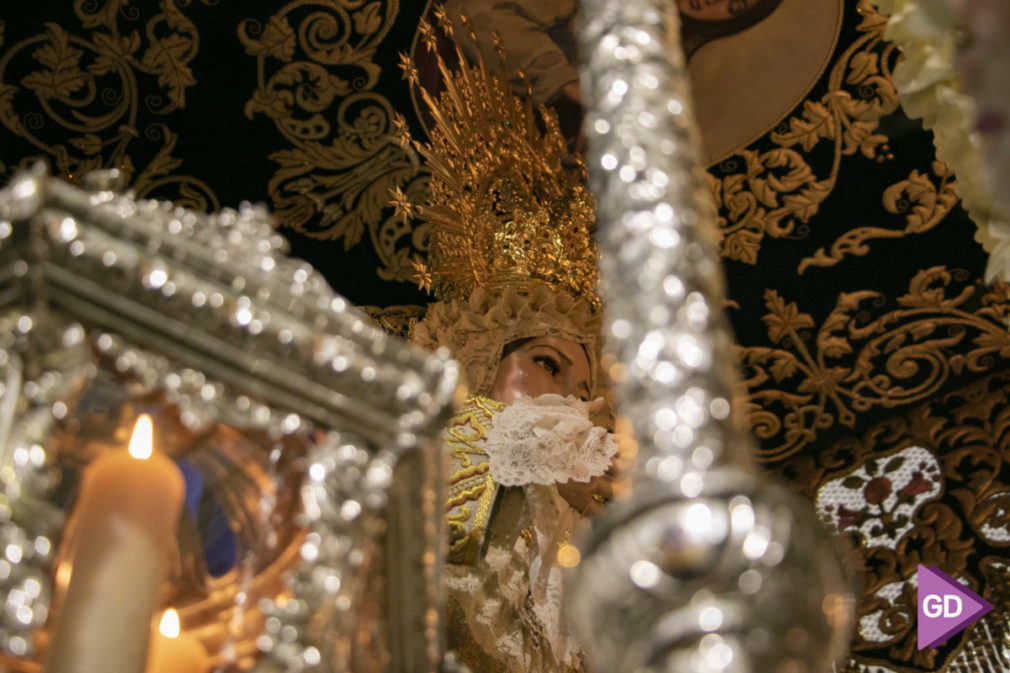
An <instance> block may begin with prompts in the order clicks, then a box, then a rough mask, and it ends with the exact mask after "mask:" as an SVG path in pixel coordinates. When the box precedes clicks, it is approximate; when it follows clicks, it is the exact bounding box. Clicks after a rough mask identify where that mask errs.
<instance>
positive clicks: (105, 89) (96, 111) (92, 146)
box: [0, 0, 220, 210]
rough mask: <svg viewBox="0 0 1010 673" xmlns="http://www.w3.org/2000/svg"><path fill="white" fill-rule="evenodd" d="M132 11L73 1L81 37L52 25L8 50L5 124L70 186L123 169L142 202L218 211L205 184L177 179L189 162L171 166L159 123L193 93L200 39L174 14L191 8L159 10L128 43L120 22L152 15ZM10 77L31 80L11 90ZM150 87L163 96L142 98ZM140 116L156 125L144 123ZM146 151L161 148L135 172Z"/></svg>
mask: <svg viewBox="0 0 1010 673" xmlns="http://www.w3.org/2000/svg"><path fill="white" fill-rule="evenodd" d="M203 2H204V4H209V3H211V0H203ZM126 4H127V3H126V2H123V1H122V0H109V1H107V2H101V3H94V2H83V0H76V1H75V2H74V5H73V11H74V13H75V14H76V16H77V18H78V19H79V20H80V25H81V29H82V30H81V31H80V32H79V33H77V32H74V33H72V32H69V30H68V26H67V24H66V23H64V25H62V26H61V25H59V24H57V23H47V24H45V32H43V33H40V34H38V35H34V36H31V37H29V38H26V39H24V40H21V41H20V42H18V43H15V44H11V45H9V47H8V49H7V51H6V52H5V53H4V54H3V58H0V123H3V125H4V126H5V127H6V128H7V129H8V130H9V131H11V132H12V133H13V134H15V135H17V136H20V137H21V138H24V139H25V140H26V141H28V142H29V143H30V144H31V145H33V146H35V147H36V148H38V150H39V151H41V152H43V153H45V154H46V155H47V156H48V157H49V159H50V161H51V162H52V163H53V165H54V167H55V168H56V170H57V171H58V172H60V173H61V174H62V175H63V176H64V177H66V178H68V179H70V180H72V181H76V180H78V179H79V178H80V177H81V176H83V175H84V174H85V173H88V172H90V171H92V170H95V169H100V168H118V169H120V170H121V171H122V172H123V173H124V175H125V178H126V182H127V184H129V185H131V187H132V189H133V191H134V193H135V194H136V195H137V196H138V197H140V198H143V197H147V196H149V195H152V193H153V192H157V194H158V195H159V196H162V197H164V196H166V195H168V196H171V197H172V198H175V199H176V200H177V203H179V204H180V205H184V206H188V207H192V208H197V209H201V210H206V209H213V210H219V209H220V204H219V203H218V201H217V197H216V196H215V195H214V193H213V191H211V189H210V188H209V187H208V186H207V184H206V183H204V182H203V181H202V180H199V179H197V178H195V177H192V176H187V175H183V174H181V173H180V172H179V171H178V168H179V167H180V165H181V164H182V161H181V160H180V159H177V158H175V157H173V156H172V152H173V150H174V149H175V143H176V140H177V136H176V134H175V133H173V132H171V131H170V130H169V129H168V127H167V126H166V125H165V124H164V123H162V122H161V121H160V118H161V117H162V116H163V115H165V114H168V113H170V112H173V111H175V110H178V109H180V108H184V107H185V106H186V92H187V90H188V89H189V88H190V87H192V86H193V85H195V84H196V79H195V77H194V76H193V72H192V70H191V69H190V67H189V64H190V63H191V62H192V60H193V59H194V58H195V57H196V54H197V51H198V49H199V34H198V32H197V29H196V25H195V24H194V23H193V22H192V21H190V19H189V18H188V17H187V16H186V15H185V14H184V13H183V12H182V10H181V9H179V7H178V6H177V5H178V4H182V5H186V4H189V3H188V2H183V3H177V2H176V0H162V2H161V3H160V4H159V5H158V8H159V10H160V11H158V12H157V13H156V14H154V15H153V16H151V17H150V18H148V19H147V20H146V23H145V24H144V30H143V31H142V32H141V31H137V30H132V31H129V32H125V33H124V32H121V31H120V22H121V21H136V20H138V19H139V18H140V17H141V16H142V12H144V11H150V10H143V9H139V8H129V9H128V8H127V7H126ZM85 31H91V32H90V34H86V33H85ZM2 40H3V36H2V30H0V44H2ZM29 59H30V60H29ZM10 72H27V73H28V74H27V75H25V76H24V77H23V78H22V79H21V82H20V85H13V84H8V83H6V82H8V81H9V75H8V73H10ZM148 81H151V82H154V83H156V85H157V89H156V90H155V91H154V92H150V93H147V92H145V93H143V94H142V85H146V83H147V82H148ZM144 88H146V87H144ZM32 107H34V108H37V111H36V110H32V109H31V108H32ZM142 113H146V114H147V115H155V116H157V117H159V121H157V122H154V123H150V122H145V121H144V117H143V116H142ZM145 142H147V143H149V142H153V143H156V144H158V145H160V148H159V149H158V150H157V153H156V155H155V157H154V159H152V160H151V161H150V162H149V163H147V164H146V165H145V166H143V167H142V169H141V170H139V171H138V170H137V167H136V166H135V165H134V161H133V159H132V158H131V155H130V153H129V150H131V149H135V148H136V147H137V145H138V144H143V143H145ZM6 168H7V167H6V166H3V165H2V164H0V170H5V169H6ZM166 193H167V194H166Z"/></svg>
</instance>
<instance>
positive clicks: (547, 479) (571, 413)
mask: <svg viewBox="0 0 1010 673" xmlns="http://www.w3.org/2000/svg"><path fill="white" fill-rule="evenodd" d="M485 450H486V451H487V455H488V464H489V467H490V470H491V476H492V477H493V478H494V480H495V481H497V482H498V483H499V484H502V485H503V486H523V485H526V484H555V483H563V482H566V481H569V480H574V481H589V480H590V479H591V478H592V477H596V476H599V475H601V474H603V473H604V472H606V471H607V468H608V467H610V459H611V458H613V456H614V454H616V453H617V442H616V441H614V436H613V435H612V434H610V433H608V432H607V431H606V430H605V429H604V428H601V427H599V426H597V425H594V424H593V422H592V421H591V420H589V409H588V405H587V404H586V403H585V402H583V401H581V400H579V399H576V398H575V397H573V396H568V397H562V396H561V395H555V394H548V395H540V396H539V397H535V398H532V399H531V398H525V399H521V400H519V401H518V402H515V403H513V404H511V405H509V406H507V407H505V409H503V410H502V411H500V412H498V413H497V414H495V417H494V421H493V423H492V425H491V429H490V430H489V431H488V434H487V441H486V443H485Z"/></svg>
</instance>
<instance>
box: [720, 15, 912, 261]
mask: <svg viewBox="0 0 1010 673" xmlns="http://www.w3.org/2000/svg"><path fill="white" fill-rule="evenodd" d="M856 11H857V12H859V13H860V14H861V15H862V16H863V19H862V21H861V22H860V24H859V26H858V27H857V31H858V32H859V33H860V35H859V36H858V37H857V38H856V39H855V40H854V41H853V42H852V43H851V44H850V45H849V46H848V48H847V49H845V50H844V51H842V52H841V54H840V55H839V56H838V57H837V58H836V60H835V62H834V64H833V65H832V67H831V71H830V74H829V76H828V82H827V91H826V92H825V93H824V94H823V95H822V96H821V97H820V98H819V99H817V100H814V99H812V98H808V99H807V100H805V101H803V105H802V106H801V108H800V110H799V111H798V113H797V114H795V115H793V116H792V117H790V118H789V119H787V120H786V121H785V122H783V123H782V124H781V125H780V126H779V128H777V129H776V130H774V131H773V132H772V133H771V134H769V136H768V138H769V140H770V141H771V142H772V143H773V144H775V145H777V147H776V148H774V149H771V150H767V151H756V150H752V149H744V150H741V151H740V152H738V153H737V155H735V156H734V157H731V158H729V159H728V160H725V161H723V162H722V163H720V164H719V165H717V166H714V167H712V168H711V169H710V173H711V174H712V178H711V182H712V183H713V188H714V190H715V194H716V203H717V205H718V207H719V226H720V228H721V230H722V232H723V238H722V243H721V247H720V252H721V254H722V256H723V257H727V258H729V259H734V260H737V261H740V262H743V263H745V264H756V263H757V262H758V254H759V251H760V247H761V243H762V242H763V239H764V237H765V236H766V235H767V236H771V237H772V238H784V237H795V236H799V235H803V231H804V230H803V229H802V227H803V226H805V225H807V224H808V223H809V222H810V221H811V219H812V218H813V217H814V216H815V215H816V214H817V213H818V211H819V210H820V206H821V204H822V203H823V202H824V201H825V199H827V198H828V197H829V196H830V195H831V194H832V192H833V190H834V189H835V186H836V185H837V182H838V179H839V177H840V176H841V175H842V169H841V165H842V158H843V157H849V156H854V155H857V154H859V155H861V156H862V157H863V158H865V159H869V160H874V161H884V160H886V159H888V158H889V157H890V155H889V154H888V152H889V148H888V145H887V137H886V136H885V135H883V134H881V133H879V132H878V128H879V125H880V119H881V118H882V117H884V116H886V115H888V114H891V113H892V112H894V111H895V109H897V106H898V97H897V94H896V92H895V90H894V86H893V85H892V83H891V79H890V71H889V68H888V66H887V63H888V61H889V59H891V58H892V57H893V53H894V48H893V46H891V45H889V44H887V43H884V42H883V30H884V26H885V25H886V21H885V20H882V19H880V17H879V15H877V14H876V12H875V11H874V10H873V9H872V8H871V7H870V6H869V5H868V4H867V3H866V2H865V0H860V1H859V3H858V5H857V6H856ZM825 142H828V143H831V145H832V151H831V154H832V159H831V163H830V165H829V166H828V167H826V170H825V168H822V167H820V165H819V164H817V163H816V162H815V161H814V158H813V155H814V153H815V152H816V151H818V150H819V149H820V147H821V145H822V144H823V143H825ZM815 166H817V167H816V168H815ZM838 259H840V256H839V257H838ZM817 260H818V261H819V262H823V263H824V264H832V263H835V262H837V260H835V259H834V258H830V257H828V256H826V255H823V254H822V255H821V257H818V258H817ZM808 265H809V263H808V264H807V266H808ZM802 268H806V266H804V267H802Z"/></svg>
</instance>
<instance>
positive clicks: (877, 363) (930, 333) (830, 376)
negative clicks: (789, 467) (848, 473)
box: [737, 267, 1010, 461]
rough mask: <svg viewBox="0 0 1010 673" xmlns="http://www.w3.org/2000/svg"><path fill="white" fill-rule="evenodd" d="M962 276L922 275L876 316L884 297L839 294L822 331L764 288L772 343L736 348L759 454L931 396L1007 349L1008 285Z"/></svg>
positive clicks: (775, 456) (769, 454)
mask: <svg viewBox="0 0 1010 673" xmlns="http://www.w3.org/2000/svg"><path fill="white" fill-rule="evenodd" d="M964 280H965V277H964V275H959V274H958V273H955V272H952V271H949V270H947V269H946V268H944V267H933V268H930V269H925V270H923V271H920V272H919V273H918V274H916V276H915V277H914V278H913V279H912V280H911V282H910V284H909V288H908V292H907V293H906V294H904V295H902V296H900V297H898V298H897V299H896V300H895V303H896V304H897V307H896V308H892V309H891V310H886V311H880V312H878V313H877V315H876V316H874V317H869V316H868V315H867V313H865V311H866V309H868V308H870V307H872V306H874V305H876V306H881V305H883V304H884V302H885V301H886V297H885V296H884V295H882V294H881V293H879V292H874V291H869V290H864V291H859V292H851V293H842V294H841V295H839V297H838V301H837V304H836V306H835V308H834V310H833V311H832V312H831V313H830V314H829V315H828V317H827V318H826V319H825V320H824V321H823V322H822V323H821V324H820V326H819V327H818V326H817V324H816V322H815V321H814V319H813V317H812V316H811V315H810V314H808V313H802V312H800V310H799V307H798V306H797V305H796V304H795V303H792V302H787V301H786V300H785V299H783V298H782V297H781V296H779V294H778V293H777V292H776V291H775V290H767V291H766V292H765V305H766V307H767V309H768V313H767V314H766V315H765V316H764V318H763V320H764V322H765V324H766V325H767V328H768V337H769V339H770V340H771V342H772V343H773V344H774V346H772V347H762V346H750V347H737V355H738V357H739V359H740V362H741V364H742V365H743V367H744V368H745V376H746V381H745V383H746V385H747V388H748V394H747V398H746V401H745V404H746V408H747V410H748V411H749V413H750V418H751V425H752V427H753V429H754V432H755V433H756V434H757V436H758V437H759V438H760V439H762V440H764V444H763V448H761V449H760V450H758V453H757V458H758V459H759V460H762V461H777V460H781V459H783V458H787V457H789V456H791V455H793V454H795V453H796V452H797V451H799V450H800V449H802V448H803V447H805V446H807V445H809V444H810V443H811V442H813V441H814V440H815V439H816V437H817V433H818V432H819V431H820V430H823V429H825V428H829V427H831V426H833V425H835V423H840V424H842V425H844V426H846V427H850V428H851V427H854V426H855V423H856V417H857V414H858V413H863V412H866V411H869V410H871V409H873V408H874V407H878V408H895V407H900V406H903V405H906V404H910V403H913V402H916V401H919V400H923V399H927V398H928V397H929V396H930V395H933V394H934V393H936V392H937V391H938V390H940V387H941V385H942V384H944V383H945V382H946V381H947V380H948V379H949V378H950V377H952V376H956V375H960V374H967V373H980V372H984V371H986V370H987V369H988V368H989V367H991V366H992V358H993V357H994V356H1000V357H1006V356H1007V355H1010V334H1008V333H1007V329H1006V324H1007V318H1008V316H1010V299H1008V288H1007V286H1006V285H1003V284H998V285H996V286H995V287H994V288H993V289H992V290H989V291H982V290H979V289H978V288H975V287H972V286H963V285H962V284H963V283H964ZM979 295H980V296H979ZM815 327H817V330H816V332H815V333H814V334H811V333H810V330H812V329H814V328H815Z"/></svg>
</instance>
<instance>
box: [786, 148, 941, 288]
mask: <svg viewBox="0 0 1010 673" xmlns="http://www.w3.org/2000/svg"><path fill="white" fill-rule="evenodd" d="M933 173H934V175H936V177H937V178H938V179H939V184H938V185H937V184H934V183H933V180H931V179H930V178H929V176H926V175H923V174H921V173H919V171H912V173H911V174H910V175H909V176H908V178H906V179H905V180H902V181H900V182H897V183H895V184H893V185H891V186H890V187H888V188H887V189H886V190H884V195H883V203H884V208H885V209H886V210H887V212H889V213H894V214H901V213H905V228H904V229H887V228H884V227H857V228H856V229H852V230H850V231H848V232H846V233H845V234H843V235H842V236H841V237H839V238H838V239H837V240H836V241H835V242H834V243H832V244H831V250H830V252H825V251H824V248H820V249H818V250H817V251H816V252H815V253H814V254H813V255H812V256H810V257H807V258H805V259H803V260H802V261H801V262H800V265H799V269H798V271H799V273H803V272H804V271H805V270H806V269H807V268H808V267H810V266H831V265H833V264H837V263H838V262H839V261H841V260H842V258H843V257H845V256H846V255H854V256H862V255H865V254H866V253H868V252H869V251H870V248H869V246H868V245H866V241H868V240H870V239H875V238H901V237H902V236H907V235H909V234H920V233H922V232H924V231H929V230H930V229H932V228H933V227H935V226H936V225H937V224H939V223H940V221H941V220H942V219H943V218H944V217H946V216H947V213H949V212H950V211H951V209H952V208H953V207H954V205H955V204H956V203H957V200H958V196H957V193H956V192H955V189H956V187H957V182H956V181H955V180H954V179H953V178H954V175H953V173H951V171H950V169H948V168H947V166H946V165H944V164H943V163H942V162H940V161H934V162H933Z"/></svg>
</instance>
